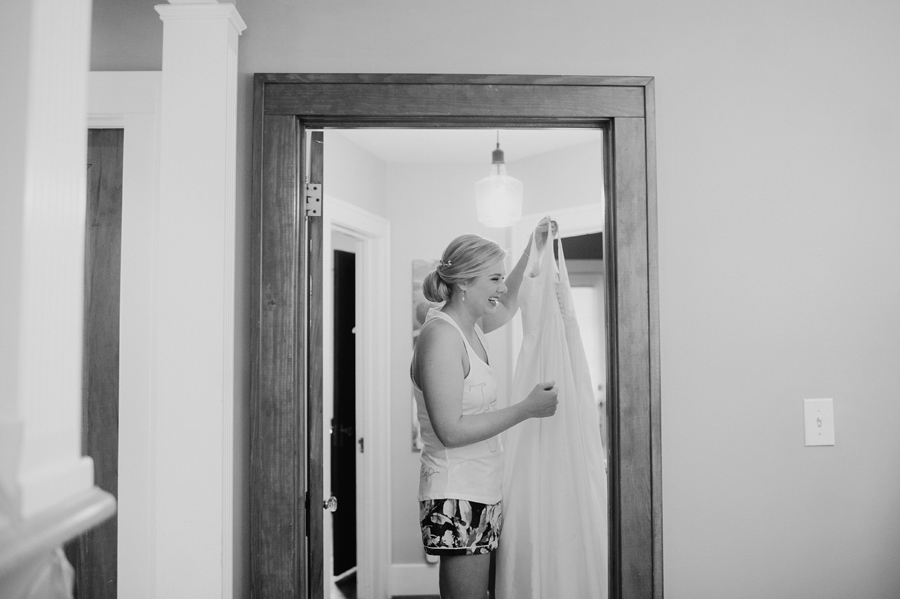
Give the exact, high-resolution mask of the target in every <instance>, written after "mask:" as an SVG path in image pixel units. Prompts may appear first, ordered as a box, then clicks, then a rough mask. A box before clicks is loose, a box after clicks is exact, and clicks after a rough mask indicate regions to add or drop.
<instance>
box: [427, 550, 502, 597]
mask: <svg viewBox="0 0 900 599" xmlns="http://www.w3.org/2000/svg"><path fill="white" fill-rule="evenodd" d="M490 570H491V555H490V554H489V553H482V554H479V555H452V556H441V572H440V575H441V599H485V597H487V591H488V576H489V573H490Z"/></svg>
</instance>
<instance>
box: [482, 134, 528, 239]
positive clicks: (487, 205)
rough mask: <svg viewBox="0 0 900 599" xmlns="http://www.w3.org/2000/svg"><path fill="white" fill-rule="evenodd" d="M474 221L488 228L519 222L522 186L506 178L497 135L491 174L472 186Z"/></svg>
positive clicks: (507, 176) (514, 180)
mask: <svg viewBox="0 0 900 599" xmlns="http://www.w3.org/2000/svg"><path fill="white" fill-rule="evenodd" d="M475 207H476V208H477V210H478V220H479V222H481V223H482V224H484V225H486V226H488V227H510V226H512V225H514V224H515V223H517V222H518V221H519V219H521V218H522V182H521V181H519V180H518V179H515V178H513V177H510V176H509V175H507V174H506V164H505V163H504V162H503V150H501V149H500V132H499V131H497V149H495V150H494V151H493V152H492V153H491V174H490V175H489V176H487V177H485V178H484V179H482V180H480V181H478V182H477V183H476V184H475Z"/></svg>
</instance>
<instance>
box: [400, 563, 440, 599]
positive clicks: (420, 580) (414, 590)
mask: <svg viewBox="0 0 900 599" xmlns="http://www.w3.org/2000/svg"><path fill="white" fill-rule="evenodd" d="M439 593H440V590H439V588H438V564H391V596H392V597H393V596H396V595H437V594H439Z"/></svg>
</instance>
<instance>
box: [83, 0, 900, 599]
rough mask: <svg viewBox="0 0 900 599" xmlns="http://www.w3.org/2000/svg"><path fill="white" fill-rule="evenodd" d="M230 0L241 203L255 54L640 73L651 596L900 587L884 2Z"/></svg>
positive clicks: (118, 22)
mask: <svg viewBox="0 0 900 599" xmlns="http://www.w3.org/2000/svg"><path fill="white" fill-rule="evenodd" d="M126 5H127V8H128V9H127V11H126V10H125V6H126ZM236 5H237V8H238V10H239V11H240V13H241V15H242V17H243V19H244V20H245V21H246V23H247V26H248V28H247V30H246V32H245V33H244V35H243V36H242V38H241V40H240V44H241V51H240V73H241V75H240V76H241V82H240V85H241V90H240V97H239V124H238V127H239V128H238V144H239V149H238V164H239V175H238V176H239V180H238V193H239V201H240V199H241V198H243V199H244V201H245V203H244V206H245V208H244V216H245V222H247V220H249V219H248V218H247V217H248V216H249V208H248V207H247V206H248V204H247V202H246V199H247V198H249V196H250V193H249V186H250V164H251V149H250V130H251V119H250V114H251V112H250V111H251V103H252V73H254V72H372V73H389V72H399V73H513V74H515V73H523V74H560V73H563V74H573V75H652V76H654V77H655V78H656V116H657V130H656V134H657V165H658V198H659V200H658V216H659V254H660V255H659V265H660V270H659V278H660V281H659V283H660V312H661V314H660V321H661V354H662V355H661V365H662V417H663V421H662V443H663V518H664V523H663V524H664V526H663V530H664V558H665V564H664V568H665V593H666V596H667V597H668V598H669V599H680V598H685V599H687V598H690V599H695V598H697V599H705V598H710V599H714V598H719V597H723V596H728V597H735V598H742V597H773V598H779V597H784V598H789V597H799V596H817V597H823V598H826V599H839V598H843V597H849V596H853V597H860V598H869V597H870V598H880V597H893V596H897V595H900V570H898V569H897V568H896V567H895V566H896V564H895V561H896V560H895V558H894V556H895V555H897V554H898V552H900V513H898V512H897V509H896V506H897V505H900V478H898V477H897V476H895V475H894V473H896V472H900V435H896V434H895V433H894V431H893V422H895V421H897V420H898V419H900V401H898V399H900V397H898V392H897V389H898V388H900V369H898V368H897V364H898V363H900V311H898V310H897V306H898V305H900V277H897V276H896V273H897V272H898V271H900V197H898V192H897V189H898V188H900V181H898V175H897V172H898V169H897V168H896V165H897V164H898V163H900V71H898V69H897V68H896V57H897V56H898V55H900V37H898V36H897V35H896V31H897V30H898V28H900V5H898V4H897V3H896V2H893V1H892V0H862V1H857V2H850V1H849V0H825V1H822V2H816V3H813V2H809V1H806V0H800V1H798V2H792V3H782V2H775V1H773V0H763V1H761V2H756V3H750V4H748V3H743V4H728V5H727V6H726V5H724V4H722V3H711V2H706V1H704V0H685V1H684V2H680V3H651V2H646V1H639V2H632V3H619V2H611V1H609V0H603V1H601V2H585V1H583V0H564V1H563V2H556V3H545V2H539V1H537V0H521V1H519V2H511V1H509V0H498V1H497V2H494V3H490V4H485V3H480V2H473V1H471V0H463V1H461V2H455V3H452V4H450V3H415V4H412V3H408V2H402V1H401V0H384V1H382V2H378V3H344V2H341V3H335V2H321V1H319V0H310V1H307V2H294V1H290V2H289V1H288V0H252V1H251V0H240V1H238V2H236ZM113 7H115V8H113ZM94 10H95V13H96V15H97V16H95V27H96V24H97V23H102V27H103V29H102V31H100V32H98V31H96V30H95V35H94V39H95V46H94V48H93V54H92V61H93V64H96V65H103V66H102V68H104V69H114V70H154V69H158V68H159V66H160V57H159V56H155V55H152V54H153V52H152V51H150V48H152V47H154V46H153V44H152V43H151V42H152V40H153V36H155V35H158V32H157V31H155V30H154V29H153V28H152V27H145V28H127V31H128V32H129V35H128V36H127V37H126V36H116V35H111V34H110V31H111V30H108V29H107V28H112V27H116V28H121V27H126V26H127V25H129V24H131V23H137V22H141V23H144V22H146V21H148V18H147V13H148V12H150V13H151V14H152V11H153V7H152V3H149V2H144V1H142V0H95V2H94ZM113 10H115V12H116V17H115V19H114V20H108V19H99V18H98V17H99V16H100V15H102V14H103V13H105V12H107V11H113ZM110 14H111V12H110ZM142 36H143V37H142ZM129 45H132V46H134V45H136V46H137V47H145V48H147V49H148V50H147V51H146V52H145V53H143V54H141V55H140V56H138V55H136V54H135V53H134V52H130V51H126V49H127V46H129ZM247 235H248V233H247V231H246V228H244V230H243V237H242V238H241V240H240V243H242V244H244V247H246V242H247ZM238 249H239V251H240V249H241V248H240V247H239V248H238ZM240 255H246V252H243V253H242V254H240ZM247 271H248V267H247V264H239V265H238V276H239V277H240V276H241V273H243V274H244V276H245V275H246V273H247ZM242 305H246V303H245V302H243V301H241V302H239V303H238V304H237V305H236V307H237V308H238V309H240V307H241V306H242ZM237 326H238V328H239V329H240V328H241V327H245V326H246V323H238V325H237ZM240 338H241V337H240V335H239V336H238V339H239V340H240ZM241 358H242V356H237V358H236V359H237V360H241ZM807 397H833V398H834V401H835V420H836V429H837V430H836V433H837V434H836V438H837V444H836V446H834V447H825V448H805V447H804V446H803V424H802V400H803V398H807Z"/></svg>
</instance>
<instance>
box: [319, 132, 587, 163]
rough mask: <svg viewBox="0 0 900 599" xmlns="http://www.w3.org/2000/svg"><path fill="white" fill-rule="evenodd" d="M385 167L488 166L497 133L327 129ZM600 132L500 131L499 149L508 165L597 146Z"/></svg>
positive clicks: (495, 143) (328, 133)
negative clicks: (451, 164)
mask: <svg viewBox="0 0 900 599" xmlns="http://www.w3.org/2000/svg"><path fill="white" fill-rule="evenodd" d="M330 134H338V135H342V136H344V137H346V138H347V139H349V140H350V141H352V142H353V143H354V144H356V145H358V146H360V147H362V148H364V149H365V150H367V151H368V152H370V153H372V154H374V155H375V156H377V157H378V158H380V159H381V160H383V161H384V162H386V163H388V164H395V163H419V164H421V163H469V164H478V163H484V164H489V163H490V161H491V151H492V150H494V148H495V147H496V145H497V130H496V129H340V130H332V129H329V130H328V132H327V133H326V137H327V135H330ZM602 139H603V134H602V132H601V130H600V129H501V130H500V149H501V150H503V153H504V158H505V161H506V162H507V163H513V162H515V161H517V160H521V159H523V158H528V157H530V156H537V155H540V154H544V153H547V152H553V151H556V150H561V149H563V148H568V147H571V146H577V145H580V144H584V143H588V142H597V143H600V142H601V141H602Z"/></svg>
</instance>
